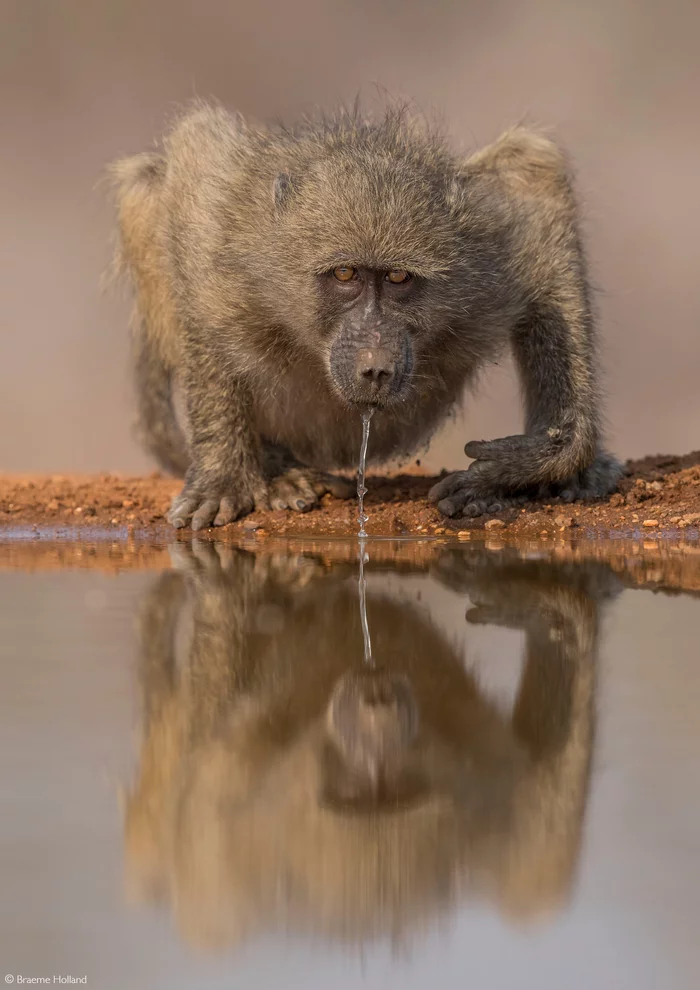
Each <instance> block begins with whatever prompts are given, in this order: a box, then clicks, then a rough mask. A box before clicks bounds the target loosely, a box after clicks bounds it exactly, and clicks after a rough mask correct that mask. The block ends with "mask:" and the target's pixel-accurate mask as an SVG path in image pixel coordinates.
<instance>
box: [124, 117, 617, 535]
mask: <svg viewBox="0 0 700 990" xmlns="http://www.w3.org/2000/svg"><path fill="white" fill-rule="evenodd" d="M113 174H114V177H115V180H116V188H117V203H118V210H119V229H120V231H121V260H122V262H123V265H124V267H125V268H126V269H128V271H129V273H130V274H131V277H132V280H133V283H134V286H135V295H136V308H137V319H136V320H135V337H136V348H135V350H136V355H137V361H136V367H137V384H138V391H139V396H140V399H139V409H140V422H141V432H142V435H143V436H144V437H145V442H146V445H147V446H148V448H149V449H150V450H151V451H152V452H153V453H155V454H156V456H157V457H159V460H160V462H161V464H163V466H165V467H166V468H168V469H171V470H174V471H179V470H180V469H181V468H182V466H184V465H185V464H187V465H188V469H187V474H186V481H185V487H184V490H183V493H182V495H181V496H179V497H178V499H176V501H175V503H174V506H173V510H172V513H171V518H172V521H173V522H174V523H175V524H176V525H184V524H186V523H187V522H188V521H189V520H190V519H192V523H193V527H194V528H200V527H201V526H205V525H209V524H210V523H212V522H214V523H216V524H223V523H226V522H228V521H230V520H231V519H233V518H235V517H236V516H238V515H240V514H242V513H244V512H246V511H249V510H250V509H251V508H252V507H253V506H254V505H256V504H258V505H266V504H269V502H270V500H272V501H273V502H274V501H275V500H276V503H277V504H284V505H288V506H289V507H290V508H295V509H306V508H309V507H310V506H311V505H312V504H313V503H314V501H315V500H316V498H317V497H318V494H319V493H320V492H321V491H323V490H325V487H324V486H326V487H327V485H328V484H329V483H330V482H329V480H328V478H327V477H326V476H325V475H319V474H318V472H319V471H321V472H326V471H328V470H331V469H333V468H347V467H351V466H354V465H355V463H356V459H357V452H358V447H359V439H360V424H359V419H360V417H359V416H358V415H356V414H353V411H352V408H351V406H352V403H353V402H358V403H359V402H360V399H358V395H359V393H357V395H356V394H355V393H353V392H352V389H351V388H350V387H349V386H348V382H347V380H346V379H345V378H344V377H343V375H345V374H346V372H347V369H348V368H350V369H351V370H352V369H354V368H355V363H356V361H357V355H358V353H359V352H360V350H361V349H363V348H364V349H365V352H366V349H367V348H372V347H380V348H381V349H382V354H383V355H385V356H386V355H388V359H389V360H390V363H391V362H393V363H392V364H391V366H392V367H394V364H395V366H396V368H400V369H401V375H399V374H398V372H397V374H396V376H395V379H394V381H393V383H392V386H391V389H389V390H388V391H387V394H386V396H385V397H383V398H382V397H380V398H379V399H377V403H376V404H377V405H378V407H379V408H378V410H377V414H376V415H375V417H374V419H373V426H372V442H371V445H370V457H371V459H372V460H374V461H381V460H384V459H387V458H389V457H391V456H394V455H401V454H407V453H410V452H411V451H414V450H415V449H417V447H419V446H420V445H422V444H424V443H426V442H427V440H428V439H429V437H430V436H431V434H432V432H433V431H434V430H435V428H436V427H437V426H438V425H439V424H440V423H441V422H442V421H443V419H444V418H445V416H446V415H447V414H448V413H449V412H450V410H451V409H452V408H453V407H454V405H455V403H456V402H458V401H459V399H460V398H461V396H462V393H463V391H464V388H465V386H468V385H469V384H470V383H472V382H473V380H474V378H475V375H476V373H477V372H478V370H479V368H480V367H481V366H482V365H483V364H484V362H486V361H489V360H493V359H495V358H496V357H497V356H498V355H499V354H500V353H501V352H502V350H503V348H504V347H506V346H508V345H510V346H511V348H512V351H513V353H514V355H515V359H516V363H517V366H518V370H519V372H520V377H521V381H522V388H523V395H524V403H525V433H524V434H523V435H522V436H513V437H507V438H504V439H502V440H495V441H491V442H489V443H486V442H479V443H473V442H472V443H470V444H468V445H467V447H466V448H465V449H466V451H467V453H468V454H469V455H470V456H471V457H474V458H476V461H475V463H474V464H472V465H471V467H470V468H469V470H468V471H462V472H457V473H456V474H453V475H450V476H449V477H448V478H447V479H445V480H444V481H442V482H441V483H440V484H439V485H438V486H437V487H436V489H435V490H434V493H433V497H434V499H435V500H436V501H437V502H438V503H439V507H440V509H441V510H442V511H443V512H446V513H447V514H449V515H456V514H462V513H464V514H466V515H474V514H478V513H479V512H483V511H486V510H493V509H497V508H500V507H502V506H503V505H504V504H506V503H507V502H508V501H509V500H512V499H517V498H519V497H525V496H531V495H533V494H536V493H537V492H538V491H540V492H541V493H544V492H551V493H555V494H557V493H561V494H564V495H565V496H566V497H569V498H574V497H579V496H583V497H586V496H596V495H603V494H605V493H607V492H609V491H610V490H611V489H612V488H613V487H614V485H615V483H616V481H617V478H618V477H619V471H620V469H619V466H618V465H617V462H615V460H614V459H613V458H611V457H609V456H608V455H605V454H603V453H601V451H600V446H599V444H600V420H599V407H600V396H599V392H598V385H597V367H596V352H597V347H596V340H595V332H594V325H593V317H592V314H591V303H590V292H589V287H588V279H587V274H586V265H585V259H584V256H583V251H582V247H581V239H580V236H579V229H578V217H577V207H576V203H575V200H574V196H573V192H572V182H571V174H570V170H569V167H568V165H567V163H566V161H565V159H564V157H563V156H562V154H561V152H560V151H559V150H558V148H557V147H556V146H555V145H554V144H553V143H552V142H550V141H548V140H547V139H545V138H543V137H541V136H539V135H537V134H533V133H531V132H529V131H527V130H524V129H522V128H515V129H513V130H510V131H508V132H506V133H505V134H504V135H503V136H502V137H500V138H499V139H498V140H497V141H496V142H495V143H494V144H492V145H490V146H489V147H487V148H485V149H483V150H482V151H479V152H477V153H476V154H475V155H473V156H472V157H471V158H467V159H466V160H461V159H459V158H458V157H456V156H455V155H454V154H453V153H452V151H451V150H450V149H449V147H448V145H447V143H446V141H445V139H444V138H443V136H442V135H441V134H439V133H438V132H436V131H433V130H431V129H430V128H429V127H427V126H426V125H424V124H423V123H421V122H417V121H415V120H413V119H412V118H411V117H410V116H408V115H407V114H406V113H404V112H402V111H398V110H391V111H388V112H387V113H386V115H385V116H384V117H383V118H382V119H380V120H378V121H376V122H371V121H366V120H365V119H364V118H362V116H361V115H360V114H359V113H356V112H353V113H339V114H338V115H336V116H335V117H333V118H330V119H326V120H321V121H320V122H308V123H305V124H303V125H301V126H299V127H297V128H296V129H292V130H286V129H284V128H281V127H269V128H257V127H254V126H252V125H248V124H247V123H246V122H245V121H243V120H242V119H241V118H240V117H235V116H231V115H230V114H229V113H227V112H226V111H225V110H223V109H221V108H220V107H217V106H204V105H198V106H196V107H195V108H194V109H192V110H191V111H189V112H188V113H186V114H184V116H182V117H181V118H180V119H179V120H178V121H177V122H176V124H175V126H174V127H173V128H172V130H171V131H170V133H169V134H168V135H167V137H166V138H165V140H164V142H163V146H162V149H161V151H159V152H157V153H156V152H154V153H151V154H143V155H138V156H136V157H135V158H130V159H127V160H125V161H123V162H120V163H117V165H116V166H114V168H113ZM340 265H345V266H352V267H353V268H355V269H357V271H358V273H361V274H362V277H363V279H364V280H365V281H364V282H363V286H366V291H365V288H363V294H362V296H361V297H358V298H360V299H361V302H356V303H354V302H352V298H354V297H350V296H347V295H346V296H343V293H342V291H341V290H340V289H339V288H338V284H337V282H334V280H333V277H332V274H331V273H332V271H333V269H334V268H335V267H336V266H340ZM391 270H405V271H406V272H408V274H409V275H410V276H411V282H410V286H409V289H410V291H408V290H407V291H406V292H405V293H401V292H398V291H395V290H394V288H392V287H391V286H387V285H386V280H385V279H384V280H382V273H385V272H388V271H391ZM374 280H378V281H376V284H375V281H374ZM358 291H359V290H358ZM371 293H374V294H373V295H372V298H371V300H370V294H371ZM348 300H350V302H348ZM339 369H341V371H342V374H341V371H339ZM346 377H347V376H346ZM176 381H177V382H179V384H180V385H181V386H182V388H183V390H184V395H185V400H186V407H187V431H188V436H187V440H185V438H184V437H183V436H182V433H181V432H180V428H179V426H178V424H177V421H176V417H175V414H174V411H173V405H172V399H171V396H172V387H173V384H174V383H175V382H176ZM361 384H362V383H361ZM271 443H272V444H277V445H283V446H284V447H285V448H286V449H287V450H288V451H290V452H291V455H292V457H293V458H294V461H293V466H294V467H295V468H296V469H297V472H298V474H297V479H298V483H297V482H294V483H293V484H292V485H291V487H290V486H289V485H287V489H285V491H286V494H285V495H280V492H279V490H278V489H276V488H275V485H276V484H277V482H276V481H275V477H274V476H273V475H272V474H271V473H270V471H269V470H266V467H265V457H266V450H267V448H268V446H269V444H271ZM291 463H292V462H290V464H291ZM302 465H304V466H306V467H310V468H312V469H315V471H316V473H314V471H313V470H312V471H311V472H310V473H309V472H305V471H302V470H301V467H302ZM299 479H303V483H302V482H301V481H299ZM300 484H301V488H300V487H299V485H300ZM302 489H303V490H302Z"/></svg>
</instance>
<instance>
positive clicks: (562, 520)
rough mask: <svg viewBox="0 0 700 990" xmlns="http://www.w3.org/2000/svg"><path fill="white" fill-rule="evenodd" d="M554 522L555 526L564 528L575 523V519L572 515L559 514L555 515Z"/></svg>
mask: <svg viewBox="0 0 700 990" xmlns="http://www.w3.org/2000/svg"><path fill="white" fill-rule="evenodd" d="M554 522H555V523H556V524H557V526H561V527H562V529H565V528H566V527H568V526H575V525H576V520H575V519H574V517H573V516H561V515H559V516H555V517H554Z"/></svg>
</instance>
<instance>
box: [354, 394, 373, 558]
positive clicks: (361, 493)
mask: <svg viewBox="0 0 700 990" xmlns="http://www.w3.org/2000/svg"><path fill="white" fill-rule="evenodd" d="M373 413H374V409H365V411H364V412H363V413H362V446H361V447H360V464H359V468H358V471H357V502H358V508H359V515H358V517H357V521H358V522H359V524H360V529H359V532H358V534H357V536H358V539H360V540H364V539H366V538H367V533H366V531H365V523H366V522H367V520H368V519H369V516H366V515H365V495H366V494H367V488H366V487H365V467H366V464H367V445H368V444H369V422H370V420H371V419H372V414H373ZM363 553H364V549H361V551H360V555H361V556H360V560H361V559H362V554H363Z"/></svg>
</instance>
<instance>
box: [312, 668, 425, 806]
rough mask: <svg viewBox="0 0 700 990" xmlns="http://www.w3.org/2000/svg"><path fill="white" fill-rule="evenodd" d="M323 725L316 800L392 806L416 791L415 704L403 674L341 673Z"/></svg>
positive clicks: (417, 791) (418, 780) (358, 804)
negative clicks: (318, 797) (324, 739)
mask: <svg viewBox="0 0 700 990" xmlns="http://www.w3.org/2000/svg"><path fill="white" fill-rule="evenodd" d="M326 726H327V745H326V746H325V747H323V754H322V763H323V771H322V774H321V781H322V794H321V799H322V800H324V801H326V802H327V803H328V804H329V805H331V806H336V807H339V808H340V807H343V808H351V807H356V808H359V807H364V806H370V805H376V804H378V803H380V802H383V801H384V800H389V801H391V802H392V803H394V804H395V803H396V802H397V801H401V800H407V799H408V800H410V798H411V797H415V796H417V795H418V794H419V793H420V790H421V780H420V776H419V774H418V773H417V772H416V771H415V769H414V768H412V764H411V758H410V757H411V744H412V743H413V741H414V739H415V737H416V734H417V730H418V706H417V704H416V700H415V697H414V694H413V689H412V688H411V685H410V682H409V681H408V679H407V678H406V677H404V676H401V675H398V674H388V673H375V672H369V671H368V672H364V673H350V672H349V673H347V674H345V675H344V676H343V677H342V678H341V679H340V680H339V681H338V683H337V684H336V686H335V689H334V690H333V693H332V695H331V698H330V702H329V705H328V710H327V718H326Z"/></svg>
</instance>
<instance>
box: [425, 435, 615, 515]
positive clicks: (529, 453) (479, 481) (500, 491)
mask: <svg viewBox="0 0 700 990" xmlns="http://www.w3.org/2000/svg"><path fill="white" fill-rule="evenodd" d="M555 444H556V438H555V439H552V438H551V437H550V435H547V434H545V435H536V436H531V435H521V436H512V437H504V438H503V439H501V440H478V441H476V440H475V441H472V442H471V443H468V444H467V445H466V447H465V448H464V450H465V453H466V454H467V455H468V456H469V457H474V458H475V460H474V463H473V464H471V465H470V466H469V468H468V469H467V470H466V471H456V472H455V473H454V474H450V475H448V476H447V477H446V478H443V480H442V481H439V482H438V483H437V485H435V486H434V487H433V488H432V489H431V490H430V493H429V498H430V500H431V501H432V502H437V505H438V509H439V510H440V511H441V512H442V513H443V514H444V515H446V516H460V515H461V516H480V515H483V514H484V513H492V512H501V511H503V509H507V508H510V507H512V506H516V505H522V504H523V503H525V502H527V501H529V500H530V499H533V498H557V497H558V498H562V499H563V500H564V501H566V502H573V501H574V500H575V499H579V498H580V499H591V498H601V497H603V496H605V495H608V494H610V493H611V492H612V491H614V490H615V487H616V485H617V482H618V481H619V479H620V477H621V475H622V473H623V468H622V466H621V465H620V463H619V462H618V461H617V460H616V459H615V458H614V457H612V456H611V455H610V454H607V453H605V452H604V451H603V452H601V453H599V454H598V456H597V457H596V459H595V460H594V461H593V463H592V464H590V465H589V466H588V467H587V468H584V469H583V470H581V471H578V472H577V473H576V474H575V475H572V476H571V477H569V478H567V479H566V480H564V481H559V482H541V481H538V480H537V476H538V475H539V477H540V478H541V477H542V474H543V473H546V466H547V465H551V470H552V472H554V470H555V469H556V466H557V458H558V457H561V456H562V450H561V446H559V449H558V450H557V449H556V446H555ZM535 467H536V468H537V470H536V471H533V468H535ZM543 467H544V468H545V470H544V471H543V470H542V469H543ZM533 475H534V476H533Z"/></svg>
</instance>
